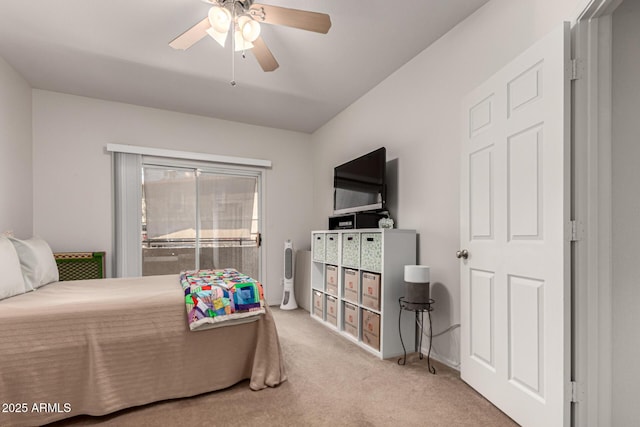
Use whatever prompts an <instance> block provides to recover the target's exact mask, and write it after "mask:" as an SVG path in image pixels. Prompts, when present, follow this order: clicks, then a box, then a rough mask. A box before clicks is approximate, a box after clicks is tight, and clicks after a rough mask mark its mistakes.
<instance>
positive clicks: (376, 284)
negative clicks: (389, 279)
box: [362, 272, 380, 310]
mask: <svg viewBox="0 0 640 427" xmlns="http://www.w3.org/2000/svg"><path fill="white" fill-rule="evenodd" d="M362 305H364V306H365V307H369V308H371V309H373V310H380V275H379V274H377V273H367V272H364V273H362Z"/></svg>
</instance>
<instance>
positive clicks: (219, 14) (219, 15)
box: [208, 6, 231, 34]
mask: <svg viewBox="0 0 640 427" xmlns="http://www.w3.org/2000/svg"><path fill="white" fill-rule="evenodd" d="M208 16H209V23H210V24H211V27H212V28H213V29H214V30H216V31H217V32H218V33H225V34H226V32H227V31H229V24H231V12H229V11H228V10H227V9H226V8H224V7H220V6H213V7H212V8H211V9H209V14H208Z"/></svg>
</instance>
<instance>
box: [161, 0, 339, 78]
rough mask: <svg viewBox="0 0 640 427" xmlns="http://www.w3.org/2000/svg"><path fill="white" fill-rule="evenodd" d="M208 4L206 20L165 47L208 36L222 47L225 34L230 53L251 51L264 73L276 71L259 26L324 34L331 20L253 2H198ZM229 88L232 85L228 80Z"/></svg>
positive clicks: (189, 43)
mask: <svg viewBox="0 0 640 427" xmlns="http://www.w3.org/2000/svg"><path fill="white" fill-rule="evenodd" d="M202 1H204V2H205V3H208V4H210V5H211V8H210V9H209V13H208V15H207V17H206V18H204V19H203V20H202V21H200V22H198V23H197V24H195V25H194V26H193V27H191V28H189V29H188V30H187V31H185V32H184V33H182V34H180V35H179V36H178V37H176V38H175V39H173V40H172V41H171V42H170V43H169V46H171V47H172V48H174V49H182V50H186V49H188V48H190V47H191V46H193V45H194V44H195V43H196V42H198V41H200V40H201V39H202V38H204V37H205V36H206V35H207V34H209V35H210V36H211V37H212V38H213V39H214V40H215V41H217V42H218V43H219V44H220V45H221V46H222V47H224V46H225V43H226V40H227V38H229V37H228V34H229V32H231V33H232V35H233V36H232V37H231V43H232V45H233V50H234V51H244V50H249V49H250V50H251V51H252V52H253V54H254V56H255V57H256V59H257V60H258V63H259V64H260V66H261V67H262V69H263V70H264V71H273V70H275V69H276V68H278V66H279V64H278V61H276V59H275V58H274V56H273V54H272V53H271V51H270V50H269V48H268V47H267V45H266V44H265V42H264V40H262V37H261V36H260V23H265V24H272V25H284V26H287V27H293V28H298V29H301V30H307V31H314V32H317V33H322V34H326V33H327V32H328V31H329V28H331V18H330V17H329V15H327V14H325V13H318V12H310V11H306V10H298V9H289V8H286V7H280V6H270V5H266V4H259V3H254V2H253V0H202ZM231 84H232V85H235V82H234V81H233V80H232V82H231Z"/></svg>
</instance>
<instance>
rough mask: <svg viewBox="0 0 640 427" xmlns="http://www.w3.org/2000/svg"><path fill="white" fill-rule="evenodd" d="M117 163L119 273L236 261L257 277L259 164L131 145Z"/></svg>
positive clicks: (233, 264) (157, 271)
mask: <svg viewBox="0 0 640 427" xmlns="http://www.w3.org/2000/svg"><path fill="white" fill-rule="evenodd" d="M118 147H121V146H118ZM124 147H128V146H124ZM134 148H139V147H134ZM108 149H109V147H108ZM140 149H142V150H144V149H143V148H140ZM110 151H116V150H110ZM163 151H164V150H163ZM179 154H184V153H181V152H179ZM193 156H194V157H198V156H197V155H193ZM224 159H225V161H228V160H229V158H224ZM240 160H242V161H247V160H250V159H240ZM257 162H264V161H257ZM269 164H270V163H269ZM114 166H115V169H114V171H115V192H116V197H115V222H116V224H115V226H116V227H115V229H116V236H115V240H116V245H115V252H116V253H115V267H116V272H115V275H116V276H117V277H126V276H139V275H154V274H172V273H179V272H180V271H182V270H191V269H210V268H236V269H237V270H239V271H241V272H243V273H245V274H247V275H249V276H251V277H255V278H257V279H260V276H261V259H260V258H261V257H260V241H261V234H260V225H261V211H262V209H261V205H262V196H261V195H262V191H261V188H262V182H263V179H264V177H263V169H262V168H257V167H246V166H235V165H234V166H229V165H223V164H219V163H217V162H203V161H197V160H188V159H181V158H179V157H178V158H170V157H164V156H162V157H158V156H151V155H141V154H139V153H131V152H127V153H123V152H115V153H114Z"/></svg>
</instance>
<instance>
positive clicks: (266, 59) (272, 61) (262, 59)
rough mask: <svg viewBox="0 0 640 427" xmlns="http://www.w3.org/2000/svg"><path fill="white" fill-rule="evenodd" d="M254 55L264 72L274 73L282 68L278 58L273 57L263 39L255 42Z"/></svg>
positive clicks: (252, 50)
mask: <svg viewBox="0 0 640 427" xmlns="http://www.w3.org/2000/svg"><path fill="white" fill-rule="evenodd" d="M251 52H253V55H254V56H255V57H256V59H257V60H258V63H259V64H260V66H261V67H262V69H263V70H264V71H273V70H275V69H276V68H278V67H279V66H280V64H278V61H276V58H275V57H274V56H273V54H272V53H271V51H270V50H269V48H268V47H267V45H266V44H265V42H264V40H262V37H258V38H257V39H255V40H254V41H253V49H251Z"/></svg>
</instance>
